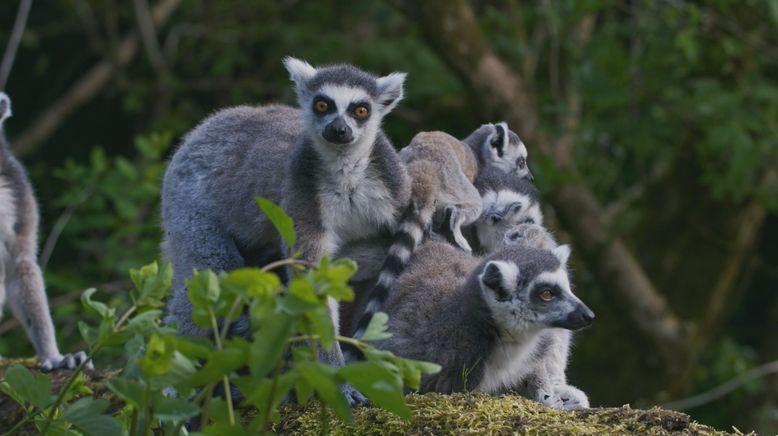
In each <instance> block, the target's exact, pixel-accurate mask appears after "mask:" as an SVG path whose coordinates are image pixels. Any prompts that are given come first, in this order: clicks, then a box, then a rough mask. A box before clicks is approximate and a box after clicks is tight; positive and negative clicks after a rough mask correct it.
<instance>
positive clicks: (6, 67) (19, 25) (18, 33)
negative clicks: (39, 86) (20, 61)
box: [0, 0, 32, 91]
mask: <svg viewBox="0 0 778 436" xmlns="http://www.w3.org/2000/svg"><path fill="white" fill-rule="evenodd" d="M31 7H32V0H21V2H20V3H19V10H18V11H17V12H16V19H15V20H14V27H13V29H12V30H11V37H10V38H8V44H7V45H6V46H5V53H4V54H3V62H2V63H0V91H2V90H4V89H5V85H6V84H7V83H8V76H10V75H11V68H12V67H13V65H14V60H15V59H16V51H17V50H18V49H19V43H21V42H22V35H24V29H25V28H26V27H27V17H28V16H29V15H30V8H31Z"/></svg>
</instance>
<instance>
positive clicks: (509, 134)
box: [462, 121, 533, 181]
mask: <svg viewBox="0 0 778 436" xmlns="http://www.w3.org/2000/svg"><path fill="white" fill-rule="evenodd" d="M462 142H464V143H465V144H467V145H469V146H470V148H471V149H472V150H473V153H475V156H476V158H477V159H478V167H479V168H483V167H485V166H489V165H494V166H497V167H498V168H500V169H502V170H503V171H505V172H508V173H515V174H516V175H518V176H519V177H520V178H527V179H529V180H530V181H532V180H533V176H532V172H531V171H530V170H529V164H528V162H527V159H528V158H529V157H528V156H527V147H526V146H525V145H524V142H522V140H521V138H519V135H517V134H516V133H515V132H513V131H512V130H510V129H508V125H507V124H506V123H505V122H504V121H503V122H499V123H496V124H484V125H482V126H481V127H479V128H478V129H476V130H475V131H474V132H473V133H471V134H470V135H468V137H467V138H465V139H463V140H462Z"/></svg>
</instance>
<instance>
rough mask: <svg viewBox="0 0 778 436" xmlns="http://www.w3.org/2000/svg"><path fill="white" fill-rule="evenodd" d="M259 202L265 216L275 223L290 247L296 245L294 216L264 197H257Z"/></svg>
mask: <svg viewBox="0 0 778 436" xmlns="http://www.w3.org/2000/svg"><path fill="white" fill-rule="evenodd" d="M257 204H259V208H260V209H262V212H264V214H265V216H267V218H268V219H269V220H270V222H271V223H273V226H275V228H276V230H278V233H280V234H281V237H282V238H284V241H286V245H287V246H288V247H290V249H291V247H294V243H295V234H294V222H293V221H292V218H291V217H290V216H289V215H287V214H286V212H284V210H283V209H281V207H279V206H278V205H276V204H275V203H273V202H272V201H270V200H268V199H267V198H264V197H257Z"/></svg>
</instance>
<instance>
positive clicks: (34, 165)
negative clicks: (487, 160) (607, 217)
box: [0, 0, 778, 432]
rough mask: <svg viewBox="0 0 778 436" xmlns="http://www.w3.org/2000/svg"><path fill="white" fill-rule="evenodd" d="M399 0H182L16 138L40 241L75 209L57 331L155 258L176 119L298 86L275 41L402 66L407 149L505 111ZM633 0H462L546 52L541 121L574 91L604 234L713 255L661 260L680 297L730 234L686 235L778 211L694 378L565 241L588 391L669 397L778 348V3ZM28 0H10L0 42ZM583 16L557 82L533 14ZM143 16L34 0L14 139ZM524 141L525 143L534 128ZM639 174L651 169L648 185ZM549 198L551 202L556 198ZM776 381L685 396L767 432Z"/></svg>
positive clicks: (56, 270) (489, 23)
mask: <svg viewBox="0 0 778 436" xmlns="http://www.w3.org/2000/svg"><path fill="white" fill-rule="evenodd" d="M150 3H151V4H152V5H153V2H150ZM391 3H392V2H384V1H368V2H358V3H353V2H347V1H344V0H324V1H295V0H287V1H271V0H251V1H249V0H244V1H206V0H190V1H184V2H182V4H181V5H180V6H179V7H178V8H177V10H176V11H175V13H174V14H173V16H172V18H171V19H170V20H169V22H167V23H166V24H165V25H164V26H163V27H162V28H160V29H158V36H159V41H160V46H161V49H162V53H163V55H164V59H165V62H166V70H165V71H162V72H160V71H158V70H156V69H155V68H154V67H153V66H152V64H151V63H150V62H149V61H148V57H147V56H146V53H145V52H144V51H143V49H141V50H139V53H138V55H136V57H135V58H134V60H133V61H132V62H131V63H130V65H129V67H128V68H126V69H124V70H120V71H119V72H118V73H116V74H115V75H114V77H113V78H112V79H111V81H110V82H109V84H108V85H107V86H106V87H105V88H104V89H103V90H102V91H101V92H100V93H99V94H98V96H97V98H95V99H94V100H91V101H89V102H88V103H87V104H85V105H84V106H81V107H80V108H79V109H78V110H77V111H76V112H75V113H73V114H72V115H71V116H70V117H69V118H68V119H67V121H66V122H65V123H64V125H63V126H62V127H61V128H60V129H58V130H57V131H56V133H55V134H54V135H53V136H52V137H50V138H49V139H48V140H46V141H45V142H44V143H43V144H42V145H41V146H40V147H39V148H38V149H37V150H36V151H35V152H34V153H32V154H30V155H27V156H24V158H23V161H24V163H25V164H26V166H27V167H28V170H29V171H30V174H31V177H32V179H33V183H34V184H35V186H36V189H37V193H38V199H39V203H40V205H41V209H42V215H43V220H42V222H43V224H42V232H41V238H42V241H41V245H42V246H43V245H44V242H45V241H46V238H47V237H48V236H49V235H51V234H52V230H53V229H55V228H56V227H57V223H60V224H63V225H64V227H62V231H61V235H60V236H59V237H58V238H56V245H55V246H54V247H53V250H51V256H50V261H49V262H48V264H47V266H46V271H45V273H46V280H47V284H48V294H49V297H50V298H51V299H52V301H53V302H54V304H53V305H54V308H53V313H54V318H55V323H56V324H57V329H58V336H59V341H60V344H61V348H62V349H63V350H67V351H74V350H76V349H78V348H82V347H83V344H82V343H81V342H80V339H79V335H78V333H77V321H78V320H80V319H83V318H88V317H90V316H91V315H89V314H86V313H83V311H82V309H81V307H80V304H79V303H78V298H77V297H78V295H79V294H80V292H81V291H82V290H83V289H85V288H87V287H91V286H97V287H98V288H100V290H101V291H103V292H108V293H110V294H111V295H112V298H114V299H117V300H119V299H126V298H127V295H125V294H124V290H126V289H127V288H128V286H127V285H128V284H127V283H126V282H125V281H124V280H125V277H126V271H127V270H128V269H129V268H130V267H134V266H138V265H142V264H145V263H147V262H148V261H149V260H150V259H153V258H155V257H157V256H158V251H159V250H158V246H159V242H160V240H161V235H160V230H159V225H158V223H159V210H158V209H159V205H158V193H159V185H160V177H161V175H162V174H163V172H164V168H165V159H166V158H167V157H168V156H169V154H170V152H171V150H172V149H173V148H174V147H175V144H176V143H177V142H178V141H179V139H180V137H181V136H182V135H183V134H184V133H185V132H186V131H187V130H189V129H190V128H192V127H193V126H194V125H195V124H196V123H197V122H198V121H199V120H201V119H202V118H203V117H205V116H207V115H208V114H209V113H212V112H213V111H214V110H216V109H218V108H221V107H225V106H230V105H235V104H244V103H248V104H256V103H265V102H271V101H275V102H284V103H293V102H294V99H293V93H292V89H291V86H290V84H289V81H288V78H287V75H286V72H285V71H284V70H283V68H282V67H281V65H280V59H281V58H282V57H283V56H285V55H289V54H292V55H296V56H300V57H304V58H305V59H307V60H309V61H310V62H311V63H313V64H317V63H332V62H351V63H355V64H358V65H360V66H361V67H363V68H365V69H368V70H372V71H376V72H381V73H386V72H389V71H394V70H399V71H407V72H409V76H408V82H407V88H406V95H407V97H406V100H405V101H404V102H403V103H402V104H401V105H400V106H399V107H398V108H397V110H395V112H394V113H393V114H392V115H391V116H389V117H388V118H387V120H386V123H385V127H386V130H387V131H388V133H389V135H390V137H391V138H392V139H393V140H394V142H395V144H396V145H397V146H398V147H399V146H402V145H403V144H405V143H407V142H408V141H409V140H410V138H411V137H412V136H413V134H415V133H416V132H418V131H421V130H444V131H447V132H449V133H452V134H454V135H458V136H463V135H465V134H467V133H468V132H469V131H471V130H473V129H474V128H475V127H477V126H478V125H480V124H481V123H483V122H488V121H496V120H499V119H500V114H499V113H487V112H486V111H483V110H481V109H480V108H479V105H478V103H477V101H478V99H477V97H478V96H477V95H474V93H473V91H472V90H471V89H470V88H469V87H468V86H467V85H466V83H465V82H464V81H463V80H462V79H461V78H460V77H458V76H457V75H455V74H454V73H452V70H451V69H449V68H448V66H447V65H446V64H445V63H443V62H442V61H441V60H440V58H439V57H438V56H437V55H436V54H435V53H434V52H433V51H432V49H431V48H430V47H429V46H428V44H427V42H426V41H425V40H424V38H423V37H422V36H421V32H420V30H419V28H418V26H417V24H416V23H415V22H413V21H412V20H411V19H409V18H408V17H407V16H405V15H404V14H402V13H400V12H399V11H398V10H396V9H395V8H394V7H393V6H392V5H391ZM641 3H642V2H633V1H626V0H625V1H616V0H587V1H580V2H567V1H547V2H527V3H526V4H524V3H521V2H516V1H509V0H494V1H474V2H471V4H472V5H473V8H474V11H475V12H476V15H477V18H478V22H479V24H480V27H481V29H482V31H483V32H484V33H485V34H486V36H487V38H488V39H489V42H490V43H491V45H492V46H493V47H494V48H495V49H496V50H497V51H498V53H499V54H500V55H501V56H502V57H503V59H506V60H508V61H509V62H510V63H511V64H512V65H514V66H515V67H517V68H520V66H521V65H522V62H524V61H525V60H526V58H527V56H529V55H533V54H534V55H537V56H538V62H537V66H538V67H537V68H538V73H537V74H536V75H535V77H536V79H535V81H534V86H536V87H537V93H538V95H539V96H540V98H539V101H538V106H539V109H540V112H541V114H542V115H543V118H542V121H543V122H544V123H545V124H546V125H545V126H544V127H545V128H546V129H548V130H550V131H554V130H557V129H558V128H559V126H557V125H556V124H554V122H553V121H552V120H553V119H554V115H556V114H558V113H559V112H560V111H561V110H563V109H562V107H561V106H560V104H559V101H558V99H557V98H556V91H555V90H557V88H559V87H561V88H573V89H576V90H577V92H578V93H579V94H580V96H581V100H582V101H583V106H582V117H581V120H580V125H579V126H578V129H577V131H576V140H575V147H574V149H573V151H574V157H575V159H576V160H577V161H578V165H579V168H580V170H581V173H582V174H583V176H582V177H583V180H580V181H578V182H579V183H585V184H587V185H588V186H590V187H591V188H592V190H593V191H594V193H595V194H596V195H597V198H598V199H599V200H600V201H601V202H602V203H603V204H611V203H613V204H621V207H619V208H618V209H617V212H616V216H615V219H614V221H613V223H614V224H613V229H612V231H613V232H614V233H615V234H619V235H622V236H624V238H625V239H626V240H627V241H628V242H629V243H630V244H632V245H633V246H636V247H641V248H642V249H644V252H643V253H641V254H642V255H643V256H644V260H645V263H646V265H648V267H649V270H651V267H652V266H656V268H655V269H657V270H660V269H661V268H660V267H667V265H673V262H675V263H676V264H680V262H681V260H678V258H681V259H683V258H688V257H695V258H699V259H700V260H699V262H698V263H696V264H695V267H694V268H693V269H687V270H683V271H678V270H673V269H672V268H670V267H667V268H669V271H672V274H669V273H668V274H667V276H666V277H662V278H661V279H662V280H660V282H661V283H662V284H663V285H665V286H664V287H663V292H664V293H665V295H666V296H667V297H668V300H669V301H670V302H671V304H672V305H673V307H674V308H675V309H676V310H677V311H678V312H680V313H683V314H687V313H688V314H695V313H696V311H697V310H698V309H697V308H698V307H704V305H703V304H701V303H702V302H704V301H705V297H706V294H705V293H704V292H692V291H691V287H690V286H689V283H693V282H694V281H695V280H696V277H699V276H704V275H707V274H708V273H709V272H710V269H709V267H708V269H706V265H708V263H706V262H708V261H709V257H710V256H713V255H715V253H712V251H716V250H711V249H710V247H711V246H713V247H715V246H717V244H720V245H721V247H723V248H722V250H724V249H725V247H726V243H727V241H726V240H724V239H723V238H722V237H721V236H720V235H718V234H717V232H711V234H709V235H706V237H707V238H708V240H709V241H710V242H711V245H708V246H706V248H705V250H704V252H700V251H695V247H689V246H685V245H684V241H685V240H687V239H685V238H686V236H684V235H693V234H694V229H695V228H702V227H704V224H705V223H706V222H709V221H711V220H715V219H717V218H718V217H719V215H726V214H727V213H730V212H731V210H736V209H737V208H739V207H743V205H744V204H746V203H747V202H749V201H752V200H756V201H757V202H758V203H759V204H761V205H764V206H766V207H767V210H768V215H767V218H766V219H765V220H764V223H763V224H761V225H760V228H759V231H760V234H761V237H760V238H759V240H758V243H757V244H756V246H755V247H753V249H752V250H750V251H748V252H746V253H743V256H747V259H746V260H745V262H744V265H745V267H744V270H745V271H746V273H744V274H740V275H738V277H737V280H736V284H735V285H734V286H735V287H736V289H737V292H736V293H734V295H735V297H736V298H734V299H733V300H732V301H729V302H728V305H727V311H726V316H725V317H724V319H722V320H720V322H719V323H718V324H717V325H715V326H714V327H713V330H712V334H713V335H714V339H713V340H712V341H711V344H710V345H709V346H707V347H706V348H705V350H703V352H702V357H701V360H700V362H698V363H697V364H696V365H695V366H694V368H692V370H691V371H690V372H689V374H687V375H685V376H683V377H680V378H678V379H676V380H675V382H673V383H678V384H681V385H684V386H686V387H685V389H681V390H678V389H676V387H675V386H674V385H672V384H671V382H666V381H665V380H666V379H664V378H662V377H655V375H656V374H659V373H660V372H661V368H658V367H657V365H658V364H657V361H656V358H655V356H653V355H652V353H649V352H645V351H644V348H642V347H643V344H642V342H641V341H640V340H636V339H635V337H634V336H635V333H634V331H633V330H632V328H631V327H630V326H629V323H628V322H627V321H626V315H625V314H624V310H623V308H622V307H620V303H618V302H615V301H614V300H613V297H612V295H611V294H610V293H609V291H608V289H607V283H601V282H598V281H597V279H595V277H594V275H593V274H592V273H591V272H590V271H588V270H587V268H586V267H585V265H584V262H582V261H580V259H579V260H574V266H575V282H576V285H577V292H578V293H579V294H580V295H581V296H582V298H583V299H584V300H585V301H587V303H590V306H591V307H592V308H593V309H594V310H595V312H597V314H598V319H597V323H596V325H595V326H594V327H593V328H592V329H590V330H588V331H585V332H583V333H581V334H580V335H578V338H577V346H576V349H575V351H574V353H573V360H572V364H571V381H572V383H574V384H576V385H579V386H580V387H581V388H583V389H584V390H585V391H587V392H589V393H590V395H591V398H592V402H593V404H595V405H619V404H622V403H626V402H630V403H633V404H638V405H648V404H654V403H657V402H662V401H665V400H670V399H673V398H674V396H675V395H677V394H676V393H677V392H686V393H692V392H698V391H701V390H704V389H707V388H710V387H713V386H715V385H717V384H719V383H721V382H723V381H725V380H728V379H730V378H731V377H733V376H734V375H736V374H738V373H741V372H742V371H744V370H746V369H747V368H750V367H753V366H755V365H756V364H758V363H761V362H766V361H769V360H775V359H776V358H778V337H776V333H775V332H776V331H778V292H776V291H778V285H777V283H778V215H776V211H778V188H776V183H775V181H773V182H772V184H770V183H767V184H765V183H762V177H763V176H764V175H765V174H766V173H767V172H769V171H770V170H771V169H772V170H773V171H774V170H775V168H776V167H778V165H777V163H778V81H777V80H776V78H777V77H778V2H776V1H774V0H765V1H762V0H745V1H737V0H710V1H698V2H682V1H657V2H646V3H642V5H641ZM16 6H17V5H16V2H1V3H0V42H2V41H6V40H7V37H8V34H9V32H10V28H11V26H12V22H13V17H14V14H15V11H16ZM587 13H596V14H597V21H596V27H595V30H594V32H593V34H592V37H591V39H590V41H589V42H588V43H587V44H586V45H585V46H584V47H583V48H580V49H578V51H577V52H574V53H573V55H574V56H573V59H572V61H570V62H568V63H567V64H566V65H567V68H569V71H568V72H569V75H567V76H565V77H566V79H565V80H564V81H563V82H562V83H558V82H555V81H554V78H553V74H551V65H553V62H552V59H550V58H549V53H550V52H551V51H549V50H543V51H541V52H539V53H533V52H532V47H529V46H528V45H527V44H524V43H522V41H525V40H526V38H525V37H526V36H527V35H523V34H522V33H525V34H526V33H527V30H526V29H532V28H534V27H535V26H537V25H538V24H543V25H544V26H545V28H547V29H548V32H550V34H551V35H561V36H565V37H567V39H565V38H560V41H561V42H560V44H563V45H564V44H569V43H570V40H569V34H568V33H567V29H569V28H570V27H571V26H572V25H573V24H574V23H575V22H576V21H577V20H578V19H579V18H580V17H581V16H582V15H583V14H587ZM136 28H137V24H136V20H135V16H134V12H133V8H132V5H131V2H120V1H115V0H56V1H50V2H36V3H35V5H34V6H33V9H32V13H31V16H30V22H29V25H28V28H27V32H26V33H25V36H24V39H23V42H22V46H21V48H20V51H19V54H18V56H17V59H16V65H15V67H14V70H13V73H12V75H11V77H10V81H9V85H8V89H7V90H6V91H7V92H8V94H9V95H10V96H11V98H12V99H13V108H14V117H13V118H11V119H10V120H9V121H7V122H6V130H7V133H8V136H9V138H10V139H11V141H12V142H13V139H14V138H15V137H16V136H18V135H20V134H21V133H22V132H23V131H26V130H29V129H34V128H35V126H33V125H32V124H31V123H33V120H34V119H35V117H36V116H37V115H38V114H39V113H40V112H41V111H43V110H44V109H46V108H47V107H49V105H50V104H51V103H52V102H53V101H54V100H55V99H56V98H59V97H60V96H61V95H62V94H63V93H64V91H65V90H66V89H68V87H69V86H71V85H72V84H73V83H74V82H75V81H76V80H78V79H79V78H80V77H81V76H82V75H83V74H84V73H85V72H86V71H87V70H88V69H89V68H90V67H91V66H93V65H94V64H95V63H96V62H99V61H100V60H102V59H105V58H109V59H110V58H111V56H112V53H114V52H115V48H116V46H117V44H118V41H119V40H120V38H121V37H122V36H123V35H126V34H127V33H128V32H130V31H134V30H135V29H136ZM530 36H531V35H530ZM518 133H519V134H520V135H521V132H518ZM528 147H529V150H530V156H531V159H532V153H533V144H528ZM531 165H533V172H535V173H536V175H537V176H538V184H539V187H540V188H541V190H543V191H546V190H548V189H549V187H550V186H553V184H554V183H557V182H558V181H559V180H560V178H561V177H563V176H564V175H560V174H555V173H554V172H553V171H551V169H550V165H549V163H548V162H544V161H543V160H535V161H533V162H531ZM640 185H646V188H645V189H643V190H637V191H636V190H635V189H634V187H636V186H640ZM635 192H637V195H636V194H635ZM625 198H626V199H627V201H624V200H623V199H625ZM711 205H714V206H715V207H711ZM711 210H713V211H714V212H713V214H712V215H711V214H708V213H707V212H705V213H703V211H711ZM547 215H549V216H550V217H551V219H553V211H547ZM667 217H670V218H667ZM657 223H659V224H662V225H664V227H662V226H657ZM681 227H682V228H683V229H684V232H683V233H682V232H680V231H678V232H676V230H677V228H681ZM657 228H659V229H660V230H659V231H658V230H657ZM560 230H562V236H563V237H564V232H563V230H564V229H560ZM679 235H680V236H679ZM688 240H692V239H691V236H689V239H688ZM673 255H675V257H673ZM711 265H712V263H711ZM676 283H677V284H679V285H678V286H677V287H676V286H673V285H674V284H676ZM9 319H10V318H9V317H8V316H6V317H5V318H4V320H5V322H6V323H8V320H9ZM3 325H5V326H8V327H9V328H10V327H11V326H12V325H9V324H3ZM0 331H3V330H2V327H0ZM31 353H32V349H31V347H30V346H29V344H28V342H27V340H26V339H25V338H24V333H23V332H22V331H21V329H20V328H18V327H17V328H15V329H12V330H10V331H7V332H5V331H3V333H2V334H0V355H4V356H24V355H30V354H31ZM97 363H98V365H107V364H110V361H105V362H97ZM776 390H778V384H777V383H776V382H775V381H772V382H770V379H766V380H759V381H755V382H752V383H750V384H748V385H747V386H745V387H744V388H743V389H740V390H738V391H736V392H734V393H733V394H731V395H729V396H727V397H726V398H724V399H721V400H718V401H716V402H713V403H711V404H709V405H707V406H704V407H701V408H698V409H694V410H692V411H690V413H691V414H692V415H693V416H694V417H695V418H696V419H698V420H700V421H702V422H704V423H710V424H713V425H716V426H719V427H722V428H727V427H729V426H731V425H738V426H739V427H740V428H742V429H752V428H757V429H761V430H762V431H765V432H770V431H772V432H775V431H777V430H776V429H778V421H776V420H775V418H774V417H771V416H772V415H771V414H773V415H774V414H775V413H776V410H778V408H777V407H778V406H776V404H778V392H776Z"/></svg>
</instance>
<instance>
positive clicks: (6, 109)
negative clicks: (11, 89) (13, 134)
mask: <svg viewBox="0 0 778 436" xmlns="http://www.w3.org/2000/svg"><path fill="white" fill-rule="evenodd" d="M10 116H11V99H10V98H9V97H8V95H6V93H5V92H0V126H2V125H3V121H5V119H6V118H8V117H10Z"/></svg>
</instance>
